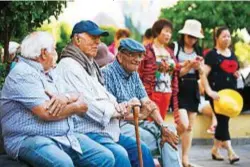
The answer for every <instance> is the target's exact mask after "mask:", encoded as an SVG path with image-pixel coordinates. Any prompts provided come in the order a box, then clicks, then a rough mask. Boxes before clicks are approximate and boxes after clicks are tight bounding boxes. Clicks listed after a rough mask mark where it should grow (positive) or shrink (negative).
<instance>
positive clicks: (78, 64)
mask: <svg viewBox="0 0 250 167" xmlns="http://www.w3.org/2000/svg"><path fill="white" fill-rule="evenodd" d="M107 35H108V32H107V31H104V30H101V29H100V28H99V27H98V25H96V24H95V23H94V22H92V21H89V20H88V21H80V22H78V23H76V25H75V26H74V28H73V30H72V34H71V42H70V43H69V44H68V45H67V46H66V47H65V48H64V50H63V52H62V55H61V58H62V59H61V61H60V62H59V63H58V66H57V72H58V75H60V76H62V78H63V79H64V81H65V82H66V83H68V84H70V85H71V87H72V88H73V89H74V90H75V91H77V92H84V93H83V96H84V99H85V101H86V103H87V104H88V106H89V108H88V112H86V114H85V115H84V116H77V117H76V119H75V120H74V124H75V130H76V132H79V133H84V134H86V135H87V136H88V137H90V138H91V139H93V140H94V141H96V142H98V143H100V144H101V145H103V146H104V147H106V148H108V149H109V150H110V151H111V152H112V153H113V155H114V157H115V165H114V166H116V167H130V166H133V167H138V166H139V161H138V153H137V144H136V140H135V138H134V137H129V136H125V135H123V134H121V133H120V124H119V122H120V120H119V119H122V118H123V117H124V116H127V115H129V114H130V110H127V109H128V108H125V104H123V103H119V104H118V103H117V101H116V98H115V97H114V96H113V95H112V94H110V93H109V92H108V91H107V90H106V89H105V87H104V86H103V76H102V74H101V71H100V68H99V67H98V65H97V63H96V62H95V61H94V57H96V56H97V48H98V45H99V44H100V38H101V36H107ZM130 104H131V105H130V106H133V105H132V103H130ZM141 150H142V155H143V164H145V166H147V167H153V166H154V162H153V158H152V155H151V153H150V150H149V148H148V147H147V146H146V144H145V143H143V142H142V143H141Z"/></svg>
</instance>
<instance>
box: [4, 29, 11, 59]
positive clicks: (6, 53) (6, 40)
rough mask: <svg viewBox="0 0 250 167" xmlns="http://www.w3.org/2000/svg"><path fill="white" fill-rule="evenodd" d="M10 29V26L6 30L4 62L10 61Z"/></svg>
mask: <svg viewBox="0 0 250 167" xmlns="http://www.w3.org/2000/svg"><path fill="white" fill-rule="evenodd" d="M9 41H10V38H9V31H8V28H6V29H5V30H4V58H3V62H4V63H7V62H8V61H9Z"/></svg>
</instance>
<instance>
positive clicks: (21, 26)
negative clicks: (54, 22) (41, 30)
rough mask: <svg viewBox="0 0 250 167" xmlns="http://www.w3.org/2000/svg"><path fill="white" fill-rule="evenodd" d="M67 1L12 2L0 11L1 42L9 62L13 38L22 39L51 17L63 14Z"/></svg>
mask: <svg viewBox="0 0 250 167" xmlns="http://www.w3.org/2000/svg"><path fill="white" fill-rule="evenodd" d="M65 5H66V1H22V2H21V1H11V2H8V4H7V6H6V7H4V8H3V9H1V10H0V22H1V24H0V42H1V43H4V48H5V51H6V53H5V59H4V61H5V62H6V61H8V49H7V48H8V43H9V41H10V39H12V38H18V39H22V38H23V37H24V36H25V35H27V33H28V32H30V31H32V30H33V29H34V28H35V27H39V26H40V25H41V24H42V23H43V21H45V20H47V19H49V17H50V16H55V17H56V18H57V16H58V15H59V14H60V13H61V12H62V9H63V7H64V6H65Z"/></svg>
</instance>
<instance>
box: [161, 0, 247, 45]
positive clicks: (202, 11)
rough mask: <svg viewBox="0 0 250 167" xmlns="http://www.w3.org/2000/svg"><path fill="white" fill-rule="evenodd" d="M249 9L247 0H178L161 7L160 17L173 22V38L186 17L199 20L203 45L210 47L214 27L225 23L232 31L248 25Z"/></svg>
mask: <svg viewBox="0 0 250 167" xmlns="http://www.w3.org/2000/svg"><path fill="white" fill-rule="evenodd" d="M249 11H250V2H247V1H227V2H223V1H179V2H178V3H177V4H176V5H175V6H173V7H171V8H165V9H162V10H161V15H160V18H167V19H169V20H171V21H172V22H173V24H174V34H173V39H174V40H176V39H177V32H178V31H179V30H180V29H181V28H182V27H183V24H184V21H185V20H186V19H197V20H199V21H200V22H201V23H202V25H203V29H204V35H205V39H204V40H203V41H204V45H206V47H212V46H213V37H212V32H213V29H214V28H215V27H217V26H222V25H226V26H228V27H229V28H230V30H232V31H234V30H236V29H238V28H244V27H249V26H250V17H249Z"/></svg>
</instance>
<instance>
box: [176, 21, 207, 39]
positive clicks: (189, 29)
mask: <svg viewBox="0 0 250 167" xmlns="http://www.w3.org/2000/svg"><path fill="white" fill-rule="evenodd" d="M201 32H202V29H201V23H200V22H199V21H198V20H194V19H189V20H186V21H185V24H184V27H183V28H182V29H181V30H180V31H179V33H180V34H187V35H191V36H194V37H196V38H204V35H203V34H202V33H201Z"/></svg>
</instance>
